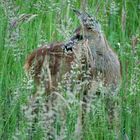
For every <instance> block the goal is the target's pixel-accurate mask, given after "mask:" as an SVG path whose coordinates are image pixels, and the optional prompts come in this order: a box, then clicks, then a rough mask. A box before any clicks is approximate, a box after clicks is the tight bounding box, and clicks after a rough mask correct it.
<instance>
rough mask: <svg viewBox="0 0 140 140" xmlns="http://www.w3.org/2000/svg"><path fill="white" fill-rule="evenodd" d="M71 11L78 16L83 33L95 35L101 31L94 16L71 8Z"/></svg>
mask: <svg viewBox="0 0 140 140" xmlns="http://www.w3.org/2000/svg"><path fill="white" fill-rule="evenodd" d="M73 11H74V13H75V14H76V15H77V16H78V18H79V20H80V23H81V25H82V27H83V31H84V33H85V35H86V34H88V35H97V34H99V33H100V32H101V26H100V23H99V22H98V21H97V20H96V18H95V17H94V16H91V15H89V14H88V13H86V12H81V11H78V10H75V9H73Z"/></svg>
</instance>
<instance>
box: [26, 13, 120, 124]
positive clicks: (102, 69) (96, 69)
mask: <svg viewBox="0 0 140 140" xmlns="http://www.w3.org/2000/svg"><path fill="white" fill-rule="evenodd" d="M73 11H74V12H75V14H76V15H77V16H78V18H79V19H80V23H81V26H80V27H79V28H77V29H76V31H75V33H74V35H73V37H72V38H71V39H70V40H69V41H68V42H67V43H63V42H62V43H54V44H50V45H44V46H42V47H40V48H38V49H36V50H35V51H33V52H32V53H31V54H30V55H29V56H28V58H27V60H26V62H25V66H24V68H25V70H26V71H28V72H31V74H32V75H33V77H34V80H35V82H36V83H37V85H40V83H41V81H42V80H44V77H42V76H41V73H42V69H43V68H44V67H46V69H47V70H46V71H47V73H48V74H49V76H48V77H49V80H44V81H45V82H44V85H45V90H46V92H47V93H50V92H51V91H53V90H55V89H57V84H58V82H59V81H61V80H62V76H63V75H65V74H66V73H67V72H69V71H70V70H71V65H72V62H74V61H75V59H78V57H79V56H82V54H84V58H86V57H87V54H85V52H86V51H87V53H88V57H89V58H88V59H87V58H86V59H87V61H85V63H86V64H85V65H86V67H87V69H90V75H91V77H92V79H93V80H94V81H97V79H98V76H99V74H101V76H100V80H101V81H102V82H103V84H104V86H105V87H107V88H108V89H109V90H108V92H109V94H111V95H110V96H113V94H115V93H116V92H118V90H117V89H118V88H119V86H120V83H121V66H120V62H119V59H118V56H117V54H116V53H115V52H114V51H113V50H112V49H111V48H110V46H109V44H108V42H107V40H106V38H105V37H104V35H103V33H102V32H101V27H100V24H99V22H98V21H97V20H96V18H95V17H93V16H90V15H89V14H87V13H82V12H80V11H78V10H73ZM91 84H92V80H91ZM88 90H90V89H87V90H85V96H86V95H87V94H88ZM96 90H98V89H97V88H96V89H95V92H96ZM83 100H84V102H86V100H85V99H83ZM113 105H114V104H113V103H112V104H110V105H109V106H110V108H109V109H110V110H111V111H110V113H109V117H110V123H112V120H113V117H114V115H113V114H114V113H113Z"/></svg>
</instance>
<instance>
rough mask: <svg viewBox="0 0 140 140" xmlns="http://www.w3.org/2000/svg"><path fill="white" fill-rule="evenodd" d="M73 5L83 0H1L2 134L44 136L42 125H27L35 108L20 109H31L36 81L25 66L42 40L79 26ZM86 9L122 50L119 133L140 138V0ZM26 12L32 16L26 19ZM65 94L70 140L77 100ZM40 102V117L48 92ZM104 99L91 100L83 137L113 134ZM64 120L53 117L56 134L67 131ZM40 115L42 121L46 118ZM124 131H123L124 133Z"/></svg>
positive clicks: (93, 1) (111, 0) (94, 1)
mask: <svg viewBox="0 0 140 140" xmlns="http://www.w3.org/2000/svg"><path fill="white" fill-rule="evenodd" d="M85 5H86V4H85ZM73 7H74V8H77V9H79V8H80V7H83V6H82V1H81V2H80V1H76V0H71V1H70V0H68V1H66V0H63V1H62V0H29V1H28V0H24V1H22V0H15V1H14V0H13V1H12V0H9V1H8V0H1V2H0V139H3V140H13V139H15V140H16V139H22V140H27V139H34V140H39V139H40V140H42V139H45V134H44V133H45V132H46V131H45V129H44V130H43V129H42V125H43V124H42V123H37V124H36V126H35V129H36V130H35V131H33V130H30V129H28V128H31V127H29V126H30V122H28V121H29V119H28V121H27V118H30V117H32V116H28V115H31V114H30V113H31V112H29V114H26V115H27V116H26V117H25V116H24V112H23V111H22V110H24V109H27V106H26V105H27V104H28V101H29V100H30V98H29V96H32V93H33V92H34V90H35V87H34V85H33V81H32V80H31V79H27V77H26V76H25V73H24V70H23V65H24V62H25V58H26V57H27V55H28V54H29V52H31V51H32V50H33V49H35V48H37V47H38V46H39V45H40V44H43V43H44V42H47V43H49V42H52V41H61V40H65V41H66V40H67V39H68V38H69V37H70V36H71V34H72V32H73V31H74V29H75V28H76V27H77V26H78V25H79V23H78V20H77V18H76V17H75V15H74V14H73V12H72V10H71V8H73ZM85 9H87V11H89V12H90V13H91V14H95V15H96V17H97V18H98V20H99V21H100V22H101V25H102V29H103V31H104V34H105V35H106V36H107V39H108V40H109V42H110V45H111V46H112V48H114V50H115V51H116V52H117V54H118V55H119V58H120V61H121V64H122V77H123V80H122V88H121V91H120V94H119V95H118V96H119V97H118V99H117V100H118V104H119V109H120V118H119V119H120V121H121V126H120V130H119V131H120V132H121V133H120V134H121V135H122V137H128V138H129V139H132V140H139V137H140V133H139V132H140V109H139V108H140V94H139V93H140V20H139V18H140V2H139V0H134V1H130V0H123V1H120V0H105V1H104V0H101V1H98V0H89V1H87V7H85ZM21 14H24V15H25V16H24V15H21ZM26 16H29V17H30V18H28V20H27V19H26ZM16 22H18V23H16ZM62 33H63V34H62ZM74 76H75V75H73V77H74ZM65 88H66V87H60V91H61V92H63V94H64V95H65V96H66V95H67V94H68V90H66V89H65ZM75 89H76V87H75ZM76 91H77V89H76V90H75V94H77V93H76ZM69 95H71V93H69ZM65 96H64V97H65ZM65 98H66V99H67V101H68V107H67V108H68V109H66V110H67V112H68V113H67V116H66V122H65V124H66V126H65V128H64V130H65V131H64V133H63V139H70V140H72V139H74V136H73V132H74V127H75V124H76V120H77V116H78V109H79V106H78V105H79V104H77V102H78V100H77V99H75V98H74V97H73V95H71V96H70V97H67V96H66V97H65ZM46 100H47V99H46ZM39 101H40V102H41V103H40V102H39V108H38V109H39V110H40V111H39V112H38V117H39V118H42V116H41V115H42V112H43V111H44V110H43V107H44V106H43V105H44V104H43V103H44V96H41V100H39ZM104 102H105V101H104V99H102V98H101V99H98V101H97V102H96V103H94V104H93V107H92V108H93V110H92V111H91V112H90V113H89V114H88V115H87V116H86V122H87V124H86V131H85V133H84V138H85V139H88V140H94V139H95V140H100V139H105V140H109V139H113V135H111V134H110V133H109V131H108V124H107V119H106V113H105V103H104ZM94 109H95V110H94ZM26 113H28V112H26ZM61 119H62V118H61V117H60V116H59V115H58V116H57V120H56V122H55V123H56V124H55V129H56V131H57V134H60V133H61V131H62V130H63V128H62V126H61V125H62V122H63V121H62V120H61ZM41 120H42V121H43V118H42V119H41ZM124 128H125V129H124ZM124 131H125V135H123V133H124ZM57 138H58V137H57V136H56V139H57Z"/></svg>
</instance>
